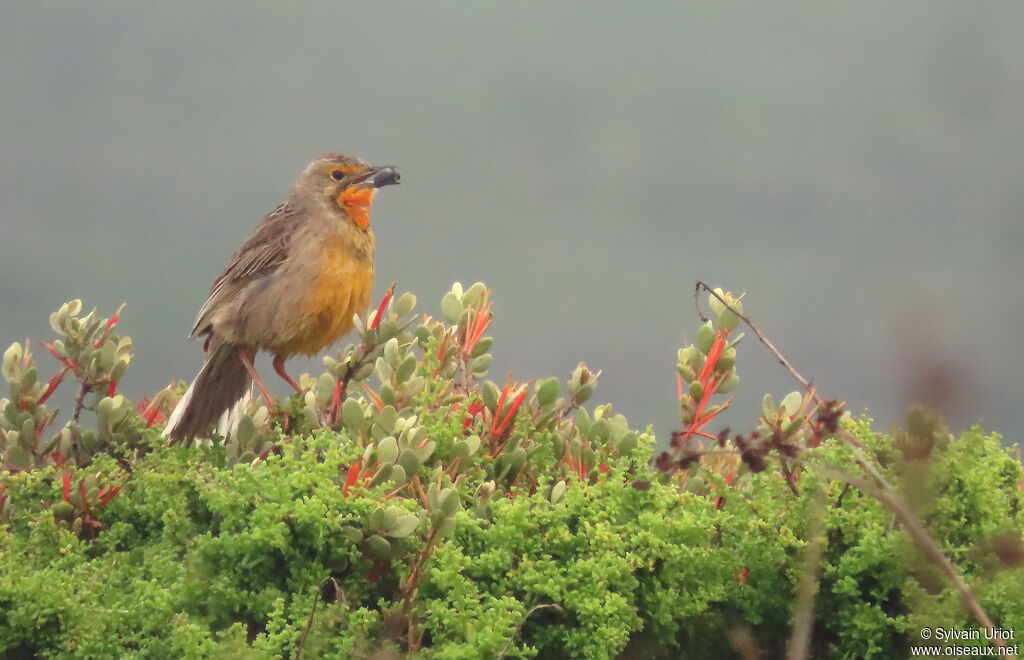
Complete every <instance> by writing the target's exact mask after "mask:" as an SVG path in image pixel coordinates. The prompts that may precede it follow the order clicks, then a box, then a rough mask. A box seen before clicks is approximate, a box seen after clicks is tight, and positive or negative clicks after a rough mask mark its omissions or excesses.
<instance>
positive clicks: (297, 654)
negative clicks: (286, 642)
mask: <svg viewBox="0 0 1024 660" xmlns="http://www.w3.org/2000/svg"><path fill="white" fill-rule="evenodd" d="M330 580H331V582H333V583H334V593H335V594H337V595H338V596H340V597H341V598H344V593H345V592H343V591H342V590H341V587H340V586H339V585H338V581H337V580H335V579H334V578H331V579H330ZM324 584H326V582H324V583H322V584H320V586H318V587H317V588H316V598H315V599H314V600H313V610H312V611H311V612H310V613H309V620H308V621H307V622H306V630H305V631H303V633H302V639H300V640H299V643H298V645H296V647H295V659H294V660H299V659H300V658H301V657H302V646H303V645H304V644H305V643H306V638H307V637H309V631H311V630H312V629H313V617H315V616H316V607H317V605H319V604H320V600H321V599H322V596H321V594H320V590H321V589H322V588H323V586H324Z"/></svg>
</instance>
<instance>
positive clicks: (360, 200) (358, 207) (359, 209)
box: [337, 186, 377, 229]
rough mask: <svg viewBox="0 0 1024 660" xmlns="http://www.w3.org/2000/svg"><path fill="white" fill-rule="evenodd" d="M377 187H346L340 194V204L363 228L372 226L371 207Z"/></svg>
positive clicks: (338, 200)
mask: <svg viewBox="0 0 1024 660" xmlns="http://www.w3.org/2000/svg"><path fill="white" fill-rule="evenodd" d="M376 194H377V189H376V188H374V187H373V186H366V187H358V188H346V189H345V190H342V191H341V194H339V195H338V199H337V202H338V206H339V207H341V210H343V211H344V212H345V213H347V214H348V215H349V217H350V218H352V220H354V221H355V223H356V224H357V225H359V226H360V227H361V228H363V229H366V228H367V227H369V226H370V208H371V207H372V206H373V196H374V195H376Z"/></svg>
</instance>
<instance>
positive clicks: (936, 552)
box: [693, 281, 1006, 648]
mask: <svg viewBox="0 0 1024 660" xmlns="http://www.w3.org/2000/svg"><path fill="white" fill-rule="evenodd" d="M702 290H703V291H707V292H708V294H709V295H712V296H714V297H715V298H716V299H717V300H718V301H719V302H720V303H722V305H724V306H725V307H726V309H728V310H729V311H731V312H732V313H733V314H735V315H736V316H737V317H739V318H740V319H741V320H742V321H743V322H744V323H746V325H747V327H748V328H750V330H751V331H752V332H753V333H754V334H755V335H757V338H758V340H759V341H760V342H761V343H762V344H763V345H764V346H765V348H767V349H768V350H769V352H771V353H772V355H774V356H775V358H776V359H777V360H778V361H779V364H781V365H782V366H783V367H784V368H785V369H786V371H788V372H789V373H790V375H792V376H793V378H795V379H796V381H797V382H798V383H800V385H801V386H803V388H804V389H805V390H807V392H809V393H810V396H811V397H812V398H813V400H814V401H815V403H817V404H821V403H822V400H821V399H820V398H819V397H818V394H817V392H816V391H815V390H814V388H813V387H812V386H811V383H810V381H808V380H807V379H806V378H804V377H803V376H801V375H800V374H799V372H797V370H796V369H795V368H793V365H791V364H790V363H789V361H788V360H787V359H786V358H785V357H784V356H783V355H782V353H781V352H780V351H779V349H777V348H775V345H774V344H772V343H771V342H770V341H768V338H767V337H765V336H764V333H762V332H761V331H760V330H759V329H758V328H757V326H755V325H754V324H753V322H752V321H751V320H750V319H749V318H748V317H746V316H745V315H743V314H742V313H741V312H739V311H738V310H737V309H736V308H735V307H733V306H732V305H730V304H729V303H728V302H727V301H726V300H724V299H723V297H722V296H720V295H719V294H717V293H716V292H715V291H714V290H712V289H711V287H709V286H708V285H707V284H705V283H704V282H700V281H698V282H697V285H696V287H695V290H694V294H693V295H694V304H695V305H696V307H697V315H698V316H699V317H700V319H701V320H702V321H705V322H706V321H707V320H708V318H707V317H706V316H705V315H704V313H703V312H702V311H701V309H700V292H701V291H702ZM837 433H838V435H839V437H840V438H841V439H842V440H843V442H845V443H846V444H847V445H848V446H849V447H850V449H851V450H852V451H853V455H854V458H855V460H856V461H857V464H858V465H860V467H861V468H862V469H863V470H864V471H865V473H867V474H868V475H870V477H871V479H873V482H872V481H869V480H867V479H862V478H860V477H855V476H852V475H843V476H837V477H835V478H837V479H840V480H842V481H845V482H847V483H849V484H852V485H853V486H854V487H856V488H860V489H861V490H862V491H864V492H865V493H868V494H869V495H871V496H872V497H874V498H875V499H877V500H878V501H879V502H881V503H882V505H883V506H885V507H886V508H887V509H889V510H890V511H892V512H893V513H894V514H895V515H896V517H897V518H898V519H899V520H900V522H901V523H902V524H903V526H904V528H905V529H906V530H907V533H908V534H910V537H911V538H912V539H913V540H914V543H915V544H916V545H917V547H918V549H919V550H920V551H921V552H922V553H923V554H924V555H925V556H926V557H929V558H931V559H932V560H934V561H935V562H936V563H938V564H939V566H940V567H941V568H942V570H943V572H945V574H946V576H947V577H948V578H949V580H950V582H952V584H953V585H954V586H955V587H956V589H957V590H958V591H959V592H960V595H961V597H962V598H963V600H964V602H965V603H966V604H967V607H968V609H969V610H970V611H971V614H972V615H973V616H974V618H975V619H976V620H977V621H978V623H980V624H981V625H982V626H984V627H988V628H992V627H993V625H992V620H991V619H989V617H988V614H986V613H985V610H984V609H983V608H982V607H981V604H980V603H979V602H978V599H977V598H975V596H974V593H973V592H972V591H971V588H970V587H969V586H968V585H967V582H966V581H964V578H963V576H962V575H961V574H960V571H959V569H958V568H957V567H956V566H955V565H954V564H953V563H952V562H951V561H950V560H949V559H948V558H947V557H946V555H945V554H943V552H942V550H941V549H940V548H939V546H938V544H937V543H936V542H935V540H934V539H933V538H932V537H931V535H929V534H928V530H927V529H925V527H924V524H923V523H922V522H921V521H920V520H919V519H918V518H917V516H916V515H915V514H914V512H913V511H912V510H911V509H910V507H909V506H908V505H907V503H906V502H905V501H904V500H903V498H902V497H901V496H900V495H899V493H898V492H897V491H896V489H895V488H893V487H892V485H890V484H889V482H888V480H886V478H885V476H884V475H882V472H881V471H880V470H879V469H878V467H877V465H875V463H874V462H873V461H872V460H871V459H870V458H869V457H868V455H867V454H866V453H865V452H866V448H865V447H864V445H863V444H862V443H861V442H860V441H859V440H857V438H855V437H853V435H852V434H851V433H850V432H849V431H846V430H845V429H843V428H841V427H840V428H839V429H837ZM837 474H838V473H837ZM844 492H845V491H844ZM796 634H797V631H795V630H794V636H795V635H796ZM992 642H993V643H994V644H995V645H996V646H999V647H1003V648H1006V644H1005V642H1003V640H1001V639H994V640H992Z"/></svg>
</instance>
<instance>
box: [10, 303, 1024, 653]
mask: <svg viewBox="0 0 1024 660" xmlns="http://www.w3.org/2000/svg"><path fill="white" fill-rule="evenodd" d="M414 306H415V299H414V298H413V297H412V296H410V295H409V294H405V295H404V296H400V297H398V298H397V299H396V300H394V301H392V302H391V303H390V304H388V303H387V301H386V302H385V304H382V305H381V307H380V309H378V311H377V313H376V314H373V315H371V317H370V319H369V322H368V324H367V325H366V326H363V325H361V324H360V326H359V332H360V335H361V340H362V341H361V342H360V343H359V344H356V345H352V346H349V347H347V348H346V349H345V350H343V351H342V352H341V353H340V354H339V355H338V356H336V357H335V358H326V359H325V366H326V371H325V373H324V374H323V375H322V376H320V377H319V378H310V377H304V378H303V385H304V386H305V387H306V392H305V393H304V394H303V395H297V396H294V397H292V399H291V400H289V401H287V402H285V403H284V404H283V407H275V408H274V409H273V410H271V411H269V412H268V411H267V409H266V408H265V407H263V406H261V405H259V404H258V403H257V402H255V401H247V402H245V404H244V407H243V408H242V409H241V410H240V411H239V413H240V417H239V419H240V421H238V423H237V426H236V428H235V429H233V431H232V433H231V434H230V436H229V437H228V438H227V439H223V438H220V437H215V438H214V440H215V441H214V442H212V443H211V442H199V443H197V446H194V447H189V448H186V447H169V446H167V444H166V442H165V441H164V440H163V439H162V438H161V437H160V419H161V418H162V416H164V415H165V414H166V412H167V410H168V409H169V407H170V406H171V405H172V404H173V403H174V399H175V397H176V396H178V395H179V394H180V391H181V387H180V386H179V387H177V388H173V389H171V390H167V391H165V392H162V393H160V394H159V395H157V396H156V397H154V399H153V400H152V401H148V402H143V403H142V404H140V405H138V406H133V405H131V404H130V403H129V402H127V400H125V399H124V397H123V396H122V395H120V394H117V392H116V387H117V386H116V383H117V380H118V379H119V378H120V375H121V374H123V373H124V369H125V368H127V366H128V363H129V362H130V359H131V354H130V349H131V343H130V340H127V339H125V338H122V337H119V336H117V335H116V334H114V330H115V326H116V320H117V319H116V317H114V318H113V319H110V320H108V319H99V318H97V317H95V315H94V314H93V315H88V316H86V317H82V318H80V317H79V312H80V311H81V305H80V304H77V303H69V304H68V305H65V307H64V308H62V310H61V311H60V312H58V313H56V314H55V315H54V318H52V319H51V322H52V325H53V327H54V329H55V331H56V332H58V333H59V334H60V339H59V340H58V341H55V342H53V343H52V344H49V348H50V350H51V352H52V353H53V354H54V355H55V357H56V358H57V359H58V360H59V361H60V363H61V367H60V369H61V371H59V372H58V376H59V378H58V377H57V376H55V377H54V379H51V380H50V381H49V382H48V383H43V382H41V381H40V380H39V378H38V377H37V375H36V374H35V373H34V372H36V370H37V369H38V365H37V364H36V362H35V359H34V357H33V356H32V355H31V353H30V351H29V347H28V346H22V345H20V344H15V345H13V346H12V347H11V348H10V349H8V351H7V353H5V355H4V364H3V369H4V371H3V375H4V377H5V378H6V380H7V381H8V383H9V386H10V398H9V399H5V400H3V401H0V429H2V431H0V434H2V436H0V459H2V466H3V471H2V472H0V654H2V655H3V656H4V657H6V658H30V657H48V658H128V657H152V658H174V657H188V658H232V657H237V658H282V657H292V658H295V657H306V658H350V657H375V658H387V657H404V656H405V655H406V654H414V655H417V656H422V657H437V658H486V657H541V658H615V657H625V658H658V657H664V658H674V657H683V656H685V657H688V658H689V657H694V658H702V657H705V658H720V657H723V656H726V655H728V654H729V653H731V651H730V650H729V649H737V650H738V651H742V650H743V649H744V648H748V649H749V648H757V649H760V650H762V651H764V652H766V653H767V657H777V656H781V655H783V654H784V650H785V647H786V644H787V640H788V639H789V638H790V635H791V632H792V630H793V624H794V620H795V618H796V617H797V616H798V614H799V612H798V609H799V608H798V607H797V605H796V603H797V602H798V600H799V599H798V598H797V592H798V589H799V585H800V584H801V581H802V580H806V578H807V576H808V575H811V576H818V592H817V597H816V599H814V600H813V605H812V607H813V612H812V620H813V624H812V632H811V635H810V640H811V642H810V643H811V648H812V655H813V656H814V657H836V658H865V657H877V658H889V657H899V656H903V655H906V653H907V647H908V645H910V644H912V643H917V642H918V639H917V632H918V631H919V630H920V628H921V627H922V626H925V625H927V626H931V627H933V628H935V627H939V626H945V627H949V628H960V629H968V628H971V627H972V626H976V623H975V622H973V621H972V620H971V618H970V615H969V614H968V612H967V611H966V610H965V609H964V607H963V606H962V603H961V599H960V595H959V594H958V593H957V592H956V591H955V590H954V589H953V588H952V587H951V586H950V585H949V583H948V580H947V579H946V576H945V575H944V574H943V573H942V572H941V571H940V570H939V569H938V568H937V567H936V565H935V562H933V561H930V560H928V559H925V558H923V556H922V555H921V554H920V553H919V552H918V551H917V546H916V545H915V543H914V541H913V540H912V538H911V537H910V536H909V535H908V534H907V533H906V532H905V531H904V530H903V528H902V526H901V525H900V524H899V522H898V520H897V518H896V517H895V516H894V515H893V512H892V511H891V510H890V509H889V508H887V507H886V506H885V505H884V504H883V503H882V502H881V501H880V500H879V499H878V498H877V497H873V496H872V495H871V494H870V493H867V492H865V491H864V489H862V488H858V487H856V486H852V487H851V486H850V483H858V479H860V480H864V479H868V478H869V477H870V474H868V473H866V472H865V470H864V467H865V466H864V463H863V456H869V457H870V460H871V465H872V466H873V468H872V469H875V470H877V471H878V472H879V474H881V475H884V478H885V480H887V482H888V483H890V484H892V485H893V487H895V488H896V489H897V490H899V491H900V493H902V496H903V497H904V498H905V499H906V501H907V502H909V503H910V506H912V507H913V509H914V510H915V511H916V512H917V514H918V515H919V516H920V518H921V519H922V520H923V521H924V523H925V524H926V526H927V529H928V530H929V531H930V532H931V535H932V537H933V538H934V539H935V540H936V542H937V543H938V545H939V546H940V547H941V549H942V550H943V551H944V553H945V554H946V556H948V557H949V558H950V559H951V560H952V561H953V562H954V563H955V564H956V566H957V567H958V568H959V570H960V571H962V572H963V574H964V575H965V577H966V579H967V582H968V583H969V584H970V585H971V587H972V589H973V591H974V594H975V595H976V596H977V598H978V600H979V602H980V603H981V605H982V606H983V607H984V608H985V610H986V611H987V612H988V614H989V615H990V616H991V617H992V618H993V621H994V623H995V624H996V625H997V626H999V627H1001V628H1004V629H1009V628H1016V629H1018V630H1024V568H1022V567H1021V562H1022V560H1024V553H1022V551H1021V538H1022V529H1024V513H1022V510H1024V507H1022V504H1024V495H1022V492H1021V488H1020V484H1021V480H1022V476H1021V466H1020V464H1019V463H1018V462H1017V461H1016V460H1015V459H1014V458H1013V457H1012V456H1011V455H1009V454H1008V453H1007V452H1006V451H1005V450H1004V449H1002V448H1001V446H1000V442H999V438H998V437H996V436H990V435H986V434H985V433H984V432H982V431H981V430H980V429H977V428H976V429H972V430H970V431H968V432H966V433H964V434H962V435H961V436H960V437H958V438H954V437H953V436H952V435H950V434H949V433H948V432H947V431H946V430H945V429H944V428H943V427H942V426H941V424H940V423H938V422H936V420H934V419H930V418H928V417H927V416H925V415H923V414H919V413H915V416H914V417H913V418H912V420H911V423H910V425H909V426H908V428H907V429H906V430H901V431H898V432H894V433H893V434H891V435H884V434H878V433H875V432H873V431H872V430H871V429H870V428H869V420H866V419H865V420H850V419H849V418H843V419H839V418H838V416H836V415H834V414H833V413H834V412H835V411H834V410H825V411H820V412H821V414H820V415H819V416H818V417H817V418H815V416H814V415H813V414H812V412H813V411H811V410H810V409H809V407H808V402H809V399H808V398H807V397H801V396H799V395H790V396H789V397H786V398H785V399H783V402H782V403H781V404H779V405H775V404H774V402H773V401H772V400H771V398H770V397H766V401H765V405H764V406H763V407H764V410H762V411H761V412H762V414H761V419H760V424H759V429H758V430H757V431H755V432H752V433H750V434H748V435H747V436H746V437H745V438H744V437H735V438H729V437H728V436H727V435H724V434H723V435H722V436H720V437H718V438H716V439H715V440H714V441H711V440H710V439H708V442H706V443H704V444H703V445H701V446H700V450H699V451H698V450H697V449H695V448H694V447H695V445H694V443H693V441H694V440H695V439H696V438H698V437H702V436H706V435H707V434H706V433H705V432H704V430H703V429H704V427H705V425H706V423H707V422H708V421H710V419H711V417H713V414H714V409H713V407H711V406H709V405H706V404H707V403H708V397H706V396H705V393H706V390H710V391H711V394H715V393H716V391H717V392H719V393H720V392H721V391H722V390H723V389H728V387H731V386H735V382H734V381H735V380H736V379H735V367H734V356H735V347H734V345H735V340H734V341H733V342H732V344H725V343H724V342H725V341H726V336H727V335H728V329H729V326H731V325H734V321H735V319H729V318H723V314H724V315H725V316H728V315H729V314H730V312H729V311H728V310H723V309H722V308H721V307H720V306H719V307H717V309H716V312H717V314H718V318H717V319H716V321H715V323H709V324H707V325H706V326H703V327H705V328H708V327H710V328H711V330H702V333H701V334H702V335H703V336H701V337H700V338H699V339H698V346H697V347H695V348H689V349H684V351H681V353H680V364H679V368H680V373H681V375H682V376H681V377H682V378H683V379H684V380H685V381H686V382H687V383H689V387H688V388H686V389H687V391H686V392H684V391H683V389H684V388H683V387H682V386H681V391H680V410H681V417H682V421H683V427H682V430H681V431H680V433H679V434H677V435H676V436H675V437H674V439H673V445H672V449H671V450H670V451H669V452H667V453H666V454H664V455H663V456H662V457H661V458H659V460H658V461H654V460H653V454H654V444H655V440H654V437H653V434H652V433H651V432H650V430H647V431H637V430H633V429H630V428H629V425H628V424H627V422H626V420H625V418H623V417H622V416H621V415H617V414H614V413H613V410H612V407H611V406H610V405H607V404H605V405H600V406H597V407H595V408H592V409H590V410H589V411H588V410H587V409H585V408H584V405H585V403H586V402H587V400H588V399H589V397H590V394H591V393H592V391H593V388H594V386H595V384H596V381H597V376H598V375H597V374H595V373H592V372H591V371H590V370H589V369H587V368H586V366H585V365H582V364H581V365H580V367H579V368H578V369H577V370H576V371H575V372H574V373H573V374H572V375H571V376H570V377H569V379H568V381H567V382H566V383H564V384H563V383H562V382H560V381H559V380H558V379H556V378H549V379H543V380H539V381H535V382H532V383H515V382H508V381H507V382H505V383H504V384H503V385H497V384H495V383H491V382H489V381H484V380H483V375H484V374H485V372H486V369H487V367H488V366H489V365H490V355H489V353H488V350H489V348H490V345H491V340H490V338H489V337H485V336H484V332H485V331H486V328H487V326H488V323H489V321H490V311H491V304H490V302H489V300H488V293H487V291H486V290H485V289H484V287H483V286H482V285H474V287H472V288H470V289H469V290H466V291H463V290H462V288H461V287H459V286H456V287H455V288H453V290H452V291H451V292H449V293H448V294H447V295H446V296H445V298H444V301H443V302H442V317H443V320H435V319H431V318H429V317H422V318H418V319H414V320H410V318H411V312H412V310H413V308H414ZM723 328H725V329H723ZM709 332H710V335H709ZM716 346H717V348H716ZM694 351H697V352H696V353H694ZM730 351H731V353H730ZM716 354H717V356H716ZM709 356H711V357H718V358H722V359H723V363H722V364H720V365H716V364H712V365H711V366H709V367H708V366H707V364H706V360H707V359H708V357H709ZM121 363H123V364H124V367H120V366H117V365H119V364H121ZM705 367H706V368H705ZM371 374H375V379H374V381H373V382H374V383H376V385H375V386H374V387H371V386H370V385H369V379H370V378H371ZM716 374H717V375H716ZM69 375H70V376H75V377H77V379H78V382H79V384H80V389H79V393H80V397H79V400H80V401H82V403H81V406H80V408H81V410H79V409H77V408H78V407H77V406H76V410H75V411H74V413H73V417H74V418H75V419H73V420H72V421H70V422H68V423H67V424H66V425H65V426H64V427H62V428H61V429H60V430H58V431H56V432H54V433H53V434H52V435H47V433H46V430H47V429H48V427H50V426H51V425H52V424H53V423H54V420H55V417H56V413H55V411H53V410H50V409H48V408H47V406H46V401H47V399H48V398H49V395H50V394H51V393H52V391H53V389H54V388H56V387H57V386H58V385H59V384H60V383H61V381H62V380H63V379H64V378H65V376H69ZM681 382H682V381H681ZM694 383H696V384H697V385H694ZM724 383H729V385H728V386H725V387H723V384H724ZM357 384H361V385H362V389H361V391H360V392H359V393H358V395H356V394H354V393H350V392H349V389H350V388H352V389H354V386H355V385H357ZM708 396H710V394H709V395H708ZM83 411H84V412H85V414H87V415H91V416H92V418H93V419H95V424H94V425H93V426H90V427H89V428H85V424H84V422H83V421H81V420H80V419H79V417H80V413H82V412H83ZM709 411H710V415H711V416H710V417H709ZM826 413H827V414H826ZM833 427H835V428H833ZM843 434H846V435H847V436H848V437H849V438H853V439H854V443H853V444H851V442H850V441H847V440H844V439H843V437H842V436H843ZM858 445H859V446H860V448H859V449H858ZM656 464H657V465H656ZM658 466H660V469H659V467H658ZM816 543H817V544H818V545H819V547H820V549H821V552H820V555H817V556H818V557H819V559H818V561H815V562H813V565H811V562H809V561H808V557H811V558H813V557H815V555H814V554H813V553H810V552H809V548H811V547H812V546H813V545H814V544H816ZM973 643H975V644H979V645H982V644H985V642H984V641H978V642H973Z"/></svg>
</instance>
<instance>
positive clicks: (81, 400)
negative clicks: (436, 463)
mask: <svg viewBox="0 0 1024 660" xmlns="http://www.w3.org/2000/svg"><path fill="white" fill-rule="evenodd" d="M91 391H92V385H90V384H89V383H82V385H81V387H79V388H78V396H77V397H75V408H74V412H72V413H71V419H72V420H74V421H76V422H77V421H78V417H79V415H81V414H82V407H83V406H84V405H85V396H86V395H87V394H88V393H89V392H91Z"/></svg>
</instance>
